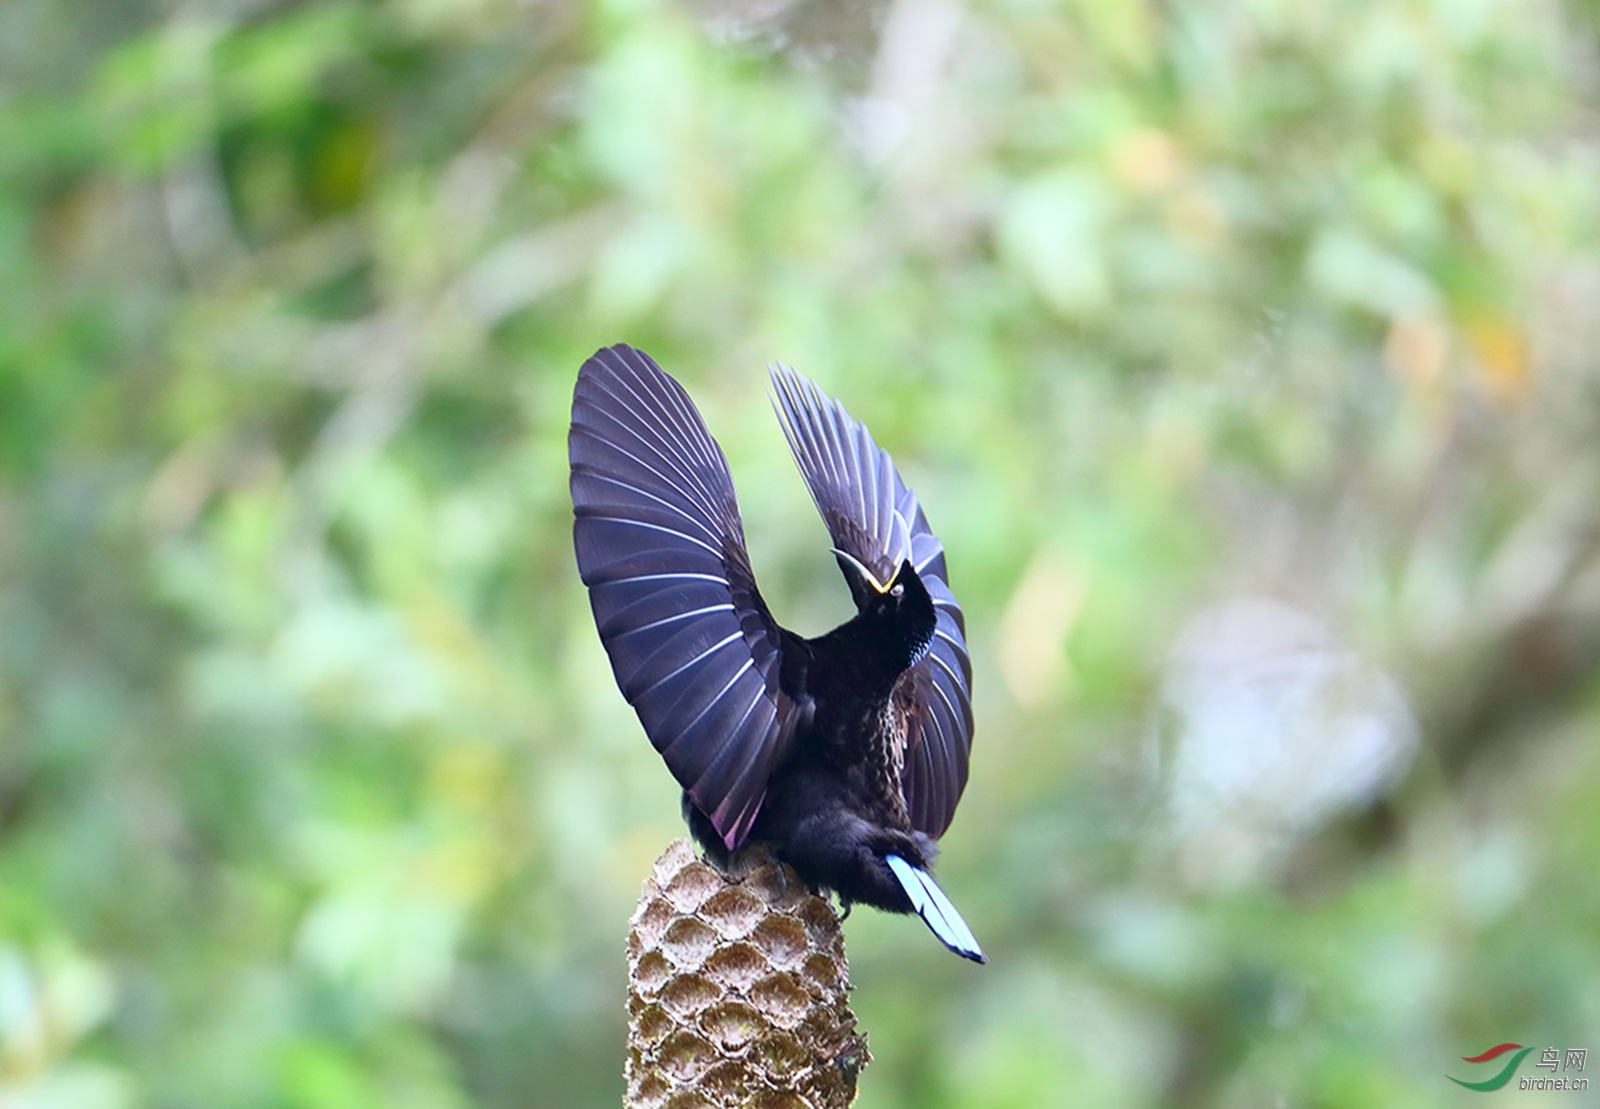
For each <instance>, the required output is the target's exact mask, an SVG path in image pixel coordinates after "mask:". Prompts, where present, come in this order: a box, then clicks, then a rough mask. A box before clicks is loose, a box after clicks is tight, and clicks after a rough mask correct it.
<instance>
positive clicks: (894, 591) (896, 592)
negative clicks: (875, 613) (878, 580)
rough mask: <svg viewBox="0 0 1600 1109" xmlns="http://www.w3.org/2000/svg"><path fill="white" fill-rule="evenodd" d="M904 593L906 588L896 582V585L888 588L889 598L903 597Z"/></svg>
mask: <svg viewBox="0 0 1600 1109" xmlns="http://www.w3.org/2000/svg"><path fill="white" fill-rule="evenodd" d="M905 591H906V587H905V586H904V585H901V584H899V583H898V582H897V583H896V584H894V585H891V586H890V587H889V596H891V597H900V596H903V595H904V594H905Z"/></svg>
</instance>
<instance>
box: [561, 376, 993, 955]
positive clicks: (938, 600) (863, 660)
mask: <svg viewBox="0 0 1600 1109" xmlns="http://www.w3.org/2000/svg"><path fill="white" fill-rule="evenodd" d="M772 380H773V385H774V389H775V393H776V398H775V406H776V408H777V412H778V417H779V421H780V422H781V423H782V425H783V430H784V433H785V435H786V436H787V438H788V440H789V446H790V448H791V450H792V451H793V453H794V456H795V461H796V462H797V463H798V465H799V467H800V472H801V474H802V476H804V478H805V480H806V484H807V485H808V486H809V488H810V490H811V496H812V499H813V500H814V501H815V503H816V506H817V509H818V511H819V512H820V513H821V515H822V518H823V521H824V523H825V524H826V525H827V528H828V532H829V535H830V536H831V537H832V539H833V547H834V555H835V558H836V559H837V560H838V563H839V567H840V570H841V571H842V572H843V573H844V576H845V580H846V582H847V583H848V584H849V587H850V592H851V596H852V598H853V599H854V600H855V603H856V607H857V614H856V615H855V616H854V617H852V618H851V619H850V620H848V621H846V622H845V623H844V624H841V625H840V626H839V627H837V628H835V629H833V630H832V631H830V632H828V633H827V634H826V635H822V636H818V637H816V638H813V639H807V638H804V637H802V636H799V635H796V634H794V633H793V632H790V631H788V630H787V629H784V628H782V627H779V625H778V624H777V622H776V621H775V620H774V619H773V617H772V614H771V612H770V611H768V609H767V606H766V603H765V602H764V601H763V600H762V599H761V593H760V591H759V590H758V589H757V588H756V582H755V577H754V575H753V574H752V572H751V569H750V560H749V556H748V554H747V553H746V550H745V542H744V532H743V528H742V525H741V523H740V519H739V506H738V502H737V501H736V499H735V496H734V489H733V479H732V477H731V476H730V474H729V472H728V464H727V460H726V459H725V458H724V457H723V454H722V450H721V448H719V447H718V446H717V444H716V441H715V440H714V439H712V437H711V435H710V433H709V432H708V431H707V430H706V427H705V424H704V422H703V421H702V420H701V418H700V414H699V412H698V411H696V409H695V407H694V404H693V402H692V401H691V400H690V399H689V396H688V394H687V393H686V392H684V390H683V387H682V386H680V385H679V384H678V383H677V382H676V381H674V380H673V379H672V378H671V377H669V376H668V375H667V374H666V373H664V372H663V371H662V370H661V368H660V367H659V366H657V365H656V364H655V362H654V361H653V360H652V359H651V358H650V357H649V356H648V355H646V354H644V353H643V352H641V351H638V350H635V349H633V348H632V347H629V346H626V345H618V346H614V347H609V348H606V349H603V350H600V351H598V352H596V354H595V355H594V357H592V358H590V359H589V360H588V361H587V362H585V363H584V365H583V368H582V370H580V371H579V374H578V384H577V388H576V390H575V392H574V396H573V403H572V431H571V435H570V437H569V439H568V450H569V454H570V457H571V462H572V501H573V507H574V512H575V515H576V522H575V525H574V529H573V534H574V544H575V546H576V549H577V555H578V568H579V571H580V573H581V574H582V577H583V581H584V584H586V585H587V586H588V587H589V597H590V602H591V604H592V606H593V609H594V616H595V622H596V624H597V626H598V628H599V631H600V638H601V641H602V642H603V643H604V645H605V648H606V652H607V654H608V655H609V656H610V658H611V665H612V670H613V672H614V673H615V675H616V678H617V684H618V685H619V686H620V687H621V689H622V693H623V696H624V697H625V698H627V700H628V703H629V704H631V705H632V706H633V708H634V710H635V711H636V712H637V713H638V715H639V720H640V722H641V723H642V724H643V725H644V730H645V733H646V734H647V735H648V736H649V737H650V741H651V743H653V744H654V745H655V747H656V749H657V750H658V751H659V752H660V753H661V755H662V757H663V758H664V759H665V761H666V763H667V767H668V769H669V770H671V771H672V774H673V776H674V777H675V778H677V780H678V782H679V784H680V785H682V787H683V790H684V795H683V796H684V814H685V816H686V818H687V819H688V821H689V826H690V829H691V831H692V832H693V834H694V836H695V838H696V839H697V840H698V841H699V842H700V843H701V845H702V846H703V847H704V848H705V849H706V850H707V852H708V853H709V854H711V855H712V856H713V857H716V858H719V859H724V860H725V859H726V857H727V855H728V854H730V853H731V852H734V851H737V850H738V849H739V848H740V847H742V846H743V845H744V844H745V843H746V842H748V841H751V840H761V841H766V842H769V843H770V844H771V845H772V846H773V848H774V850H775V851H776V852H777V853H778V855H779V856H780V857H781V858H783V859H784V860H785V861H787V862H789V863H790V864H791V865H793V866H794V868H795V869H796V870H797V871H798V872H799V873H800V875H801V877H802V878H804V879H805V880H806V881H807V882H809V883H811V884H812V885H814V886H821V887H827V888H830V889H832V890H834V891H835V892H837V893H838V894H839V896H840V899H841V900H842V901H843V902H844V903H845V905H846V907H847V908H848V906H849V905H850V904H851V903H853V902H863V903H865V904H869V905H873V906H876V907H878V908H881V909H887V910H889V911H891V912H902V913H906V912H916V913H918V914H919V915H920V916H922V918H923V919H924V920H925V921H927V923H928V926H929V927H930V928H931V929H932V930H933V932H934V934H935V935H937V936H938V937H939V938H940V940H942V941H943V942H944V943H945V944H946V945H947V946H948V947H950V948H951V950H953V951H956V952H958V953H959V954H961V955H964V956H966V957H968V958H971V959H975V960H977V961H979V962H983V961H985V960H984V955H983V952H982V951H981V950H980V949H979V947H978V944H977V942H976V940H974V939H973V937H972V933H971V932H970V931H969V930H968V929H967V926H966V924H965V923H964V922H963V921H962V920H961V917H960V915H959V914H958V913H957V912H956V910H955V908H954V906H952V905H951V904H950V902H949V900H948V899H947V898H946V897H945V896H944V894H943V893H942V892H941V891H940V890H939V887H938V886H937V885H936V884H935V883H934V881H933V879H932V877H931V876H930V875H929V873H928V869H929V865H930V863H931V861H932V859H933V856H934V854H935V853H936V848H935V846H934V841H935V840H936V839H938V838H939V837H940V836H941V835H943V833H944V831H945V829H946V828H947V827H948V826H949V824H950V820H951V818H952V817H953V816H954V814H955V808H956V803H957V802H958V801H959V800H960V797H961V792H962V790H963V788H964V787H965V785H966V780H967V755H968V751H969V749H970V747H971V742H972V709H971V700H970V689H971V680H972V672H971V666H970V663H969V662H968V659H967V649H966V641H965V637H964V627H963V622H962V617H961V609H960V607H959V606H958V605H957V604H956V600H955V596H954V595H953V594H952V593H951V592H950V587H949V585H948V583H947V580H946V570H945V559H944V548H943V547H942V546H941V544H940V543H939V540H938V539H937V538H936V537H935V536H934V535H933V532H932V531H931V530H930V529H929V527H928V522H927V518H926V517H925V516H924V515H923V512H922V509H921V507H920V505H919V504H918V503H917V498H916V496H915V495H914V494H913V493H912V492H911V491H910V490H909V489H907V488H906V486H905V483H904V482H903V481H901V479H900V475H899V473H898V472H897V471H896V470H895V467H894V463H893V461H892V460H891V459H890V458H889V455H888V454H887V453H886V452H885V451H883V450H882V449H880V448H879V447H878V446H877V444H876V443H874V442H873V440H872V436H871V435H870V434H869V433H868V432H867V430H866V428H864V427H862V426H861V425H860V424H858V423H856V422H855V421H854V420H852V419H851V418H850V416H849V415H848V414H847V413H846V412H845V410H844V409H843V407H842V406H840V405H839V403H838V402H837V401H835V400H832V399H831V398H829V397H826V396H824V395H823V394H822V393H821V392H820V391H819V390H818V389H817V388H816V386H815V385H813V384H811V383H810V382H809V381H807V380H805V379H804V378H802V377H800V376H799V375H798V374H796V373H794V372H793V371H791V370H788V369H784V368H781V367H780V368H775V369H774V370H773V371H772Z"/></svg>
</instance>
